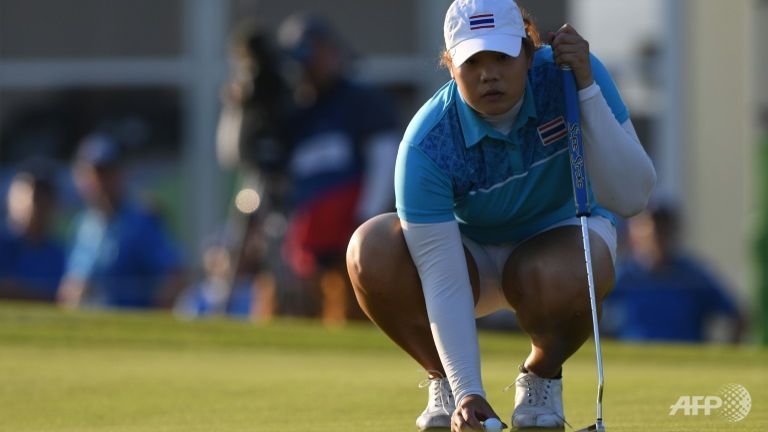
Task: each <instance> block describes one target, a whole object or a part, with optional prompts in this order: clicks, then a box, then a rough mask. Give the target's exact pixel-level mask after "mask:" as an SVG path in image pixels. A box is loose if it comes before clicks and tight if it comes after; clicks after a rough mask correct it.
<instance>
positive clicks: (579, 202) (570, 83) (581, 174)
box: [562, 67, 605, 432]
mask: <svg viewBox="0 0 768 432" xmlns="http://www.w3.org/2000/svg"><path fill="white" fill-rule="evenodd" d="M562 69H563V70H562V75H563V90H564V92H565V121H566V124H567V127H568V147H569V149H570V151H569V155H570V161H571V180H572V182H573V196H574V199H575V201H576V217H578V218H579V220H580V222H581V236H582V239H583V241H584V257H585V259H586V264H587V282H588V285H589V302H590V307H591V309H592V329H593V330H594V334H595V352H596V355H597V420H596V421H595V424H593V425H590V426H588V427H586V428H584V429H580V430H579V431H577V432H589V431H597V432H604V431H605V425H603V382H604V380H603V354H602V350H601V348H600V328H599V326H598V322H597V300H596V296H595V282H594V278H593V275H592V254H591V251H590V247H589V216H590V209H589V195H588V191H587V167H586V164H585V162H584V147H583V145H582V141H581V124H580V121H581V120H580V113H579V96H578V92H577V88H576V79H575V77H574V75H573V71H572V70H571V68H570V67H563V68H562Z"/></svg>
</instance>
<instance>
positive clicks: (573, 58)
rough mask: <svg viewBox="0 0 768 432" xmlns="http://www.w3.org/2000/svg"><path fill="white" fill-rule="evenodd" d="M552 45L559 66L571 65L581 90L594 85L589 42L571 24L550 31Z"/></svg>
mask: <svg viewBox="0 0 768 432" xmlns="http://www.w3.org/2000/svg"><path fill="white" fill-rule="evenodd" d="M549 37H550V45H552V52H553V55H554V58H555V63H557V64H558V65H559V66H570V67H571V69H573V74H574V75H575V76H576V86H577V87H578V89H579V90H582V89H585V88H587V87H589V86H591V85H592V83H593V82H594V79H593V78H592V64H591V63H590V61H589V42H587V41H586V40H584V38H583V37H581V35H580V34H579V33H577V32H576V30H575V29H574V28H573V27H571V25H570V24H565V25H563V26H562V27H560V30H558V31H557V32H556V33H550V34H549Z"/></svg>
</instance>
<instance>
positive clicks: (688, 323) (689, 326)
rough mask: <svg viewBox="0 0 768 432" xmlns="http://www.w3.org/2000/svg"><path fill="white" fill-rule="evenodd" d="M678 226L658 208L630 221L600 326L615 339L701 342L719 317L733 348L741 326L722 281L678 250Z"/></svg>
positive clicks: (672, 214)
mask: <svg viewBox="0 0 768 432" xmlns="http://www.w3.org/2000/svg"><path fill="white" fill-rule="evenodd" d="M679 232H680V221H679V216H678V213H677V211H676V209H675V208H674V207H673V206H671V205H670V204H665V203H657V204H653V205H651V206H650V207H649V209H648V210H646V211H645V212H643V213H641V214H640V215H638V216H635V217H634V218H632V219H630V220H629V224H628V235H629V256H628V257H627V258H626V259H625V260H623V262H619V264H618V270H617V277H616V286H615V288H614V290H613V292H612V293H611V294H610V295H609V296H608V298H607V300H606V302H605V304H604V310H605V314H604V319H603V322H604V325H605V327H606V329H607V330H608V332H609V333H613V334H615V336H616V337H618V338H620V339H627V340H657V341H683V342H702V341H705V340H707V338H708V334H707V331H708V326H709V324H711V322H712V320H713V319H715V318H718V317H726V318H728V319H729V320H730V324H732V326H730V328H731V330H732V331H731V332H730V333H731V334H730V335H729V339H730V340H731V341H732V342H738V341H739V339H740V338H741V336H742V333H743V330H744V320H743V317H742V315H741V313H740V311H739V308H738V307H737V305H736V303H735V301H734V299H732V298H731V296H730V295H729V294H728V292H727V289H726V288H725V287H724V286H723V285H722V283H721V281H720V280H719V279H718V278H717V277H716V276H715V275H713V274H711V273H710V272H709V271H707V270H706V269H705V267H704V266H703V265H702V264H701V263H700V262H698V261H697V260H696V259H695V258H693V257H691V256H689V255H687V254H685V253H684V252H683V251H681V250H680V248H679Z"/></svg>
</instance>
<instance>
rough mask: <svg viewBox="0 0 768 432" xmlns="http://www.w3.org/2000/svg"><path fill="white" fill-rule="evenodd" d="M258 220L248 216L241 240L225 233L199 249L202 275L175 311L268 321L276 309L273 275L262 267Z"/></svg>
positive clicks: (183, 314)
mask: <svg viewBox="0 0 768 432" xmlns="http://www.w3.org/2000/svg"><path fill="white" fill-rule="evenodd" d="M262 225H263V224H262V221H260V220H259V218H258V217H257V216H256V215H251V216H250V217H248V224H247V226H246V229H245V233H244V236H243V240H242V241H241V240H240V239H238V238H232V236H231V235H229V236H228V235H227V233H225V234H223V235H221V236H220V238H217V239H214V240H213V241H211V242H209V244H208V245H207V246H206V247H205V250H204V252H203V257H202V258H203V269H204V271H205V278H204V279H203V280H202V281H200V282H199V283H197V284H195V285H193V286H192V287H190V288H189V289H187V291H186V292H185V293H184V295H182V296H181V297H180V298H179V301H178V302H177V304H176V307H175V310H176V313H177V314H179V315H181V316H186V317H204V316H216V315H228V316H231V317H235V318H243V319H253V320H258V321H263V320H269V319H270V318H272V316H273V315H274V313H275V310H276V306H277V305H276V296H275V294H276V290H275V283H274V278H273V276H272V274H271V272H270V271H269V269H267V268H265V267H264V264H263V263H264V262H265V259H264V254H265V253H266V241H265V238H264V234H263V231H262V229H261V227H262Z"/></svg>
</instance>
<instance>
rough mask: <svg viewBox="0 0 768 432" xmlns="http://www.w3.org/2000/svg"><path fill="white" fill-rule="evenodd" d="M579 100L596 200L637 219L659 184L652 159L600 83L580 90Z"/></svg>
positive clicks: (613, 210) (629, 121)
mask: <svg viewBox="0 0 768 432" xmlns="http://www.w3.org/2000/svg"><path fill="white" fill-rule="evenodd" d="M579 100H580V107H581V117H582V132H583V136H584V153H585V158H586V162H587V172H588V173H589V178H590V181H591V185H592V191H593V192H594V194H595V198H596V199H597V201H598V202H599V203H600V205H602V206H603V207H605V208H606V209H608V210H610V211H612V212H614V213H616V214H618V215H620V216H623V217H629V216H633V215H635V214H637V213H639V212H640V211H641V210H642V209H643V208H645V205H646V204H647V202H648V198H649V197H650V195H651V191H652V190H653V186H654V185H655V184H656V171H655V170H654V168H653V164H652V163H651V159H650V158H649V157H648V155H647V154H646V153H645V150H644V149H643V146H642V145H641V144H640V140H639V139H638V138H637V134H636V133H635V129H634V127H633V126H632V121H631V120H629V119H627V120H626V121H624V122H623V123H622V124H619V122H618V120H617V119H616V117H615V116H614V114H613V112H612V111H611V108H610V107H609V106H608V103H607V102H606V100H605V98H604V97H603V93H602V92H601V91H600V86H599V85H598V84H597V83H593V84H592V85H591V86H589V87H587V88H585V89H583V90H580V91H579Z"/></svg>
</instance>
